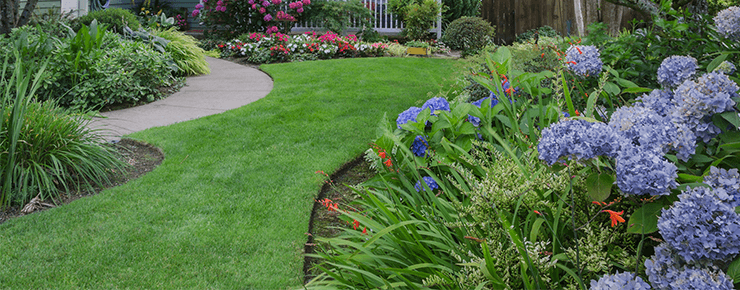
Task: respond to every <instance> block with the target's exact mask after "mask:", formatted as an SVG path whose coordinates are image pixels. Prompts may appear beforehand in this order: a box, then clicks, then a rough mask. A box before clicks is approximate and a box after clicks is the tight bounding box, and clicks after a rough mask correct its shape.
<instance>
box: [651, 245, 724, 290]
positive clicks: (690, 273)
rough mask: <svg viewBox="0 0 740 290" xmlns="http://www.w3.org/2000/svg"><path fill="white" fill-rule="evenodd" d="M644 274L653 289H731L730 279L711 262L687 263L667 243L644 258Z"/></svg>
mask: <svg viewBox="0 0 740 290" xmlns="http://www.w3.org/2000/svg"><path fill="white" fill-rule="evenodd" d="M645 274H647V276H648V281H650V284H651V285H652V286H653V288H655V289H659V290H674V289H696V290H699V289H727V290H730V289H733V284H732V279H730V278H729V277H727V275H725V273H724V272H722V271H721V270H720V269H719V268H717V267H716V266H713V265H711V264H696V265H691V264H687V263H686V261H684V260H683V259H682V258H681V257H680V256H679V255H677V254H676V252H675V251H674V250H673V249H671V247H670V246H669V245H668V244H667V243H662V244H660V245H658V246H657V247H655V255H653V256H652V257H651V258H650V259H647V260H645Z"/></svg>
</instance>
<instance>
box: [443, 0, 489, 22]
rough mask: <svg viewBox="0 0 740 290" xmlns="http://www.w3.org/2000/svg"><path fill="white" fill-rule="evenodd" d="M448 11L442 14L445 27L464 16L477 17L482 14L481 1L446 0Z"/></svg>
mask: <svg viewBox="0 0 740 290" xmlns="http://www.w3.org/2000/svg"><path fill="white" fill-rule="evenodd" d="M443 2H444V5H445V6H447V10H445V12H444V13H443V14H442V16H443V18H444V19H443V27H442V28H446V27H447V25H448V24H450V23H451V22H452V21H455V20H456V19H458V18H460V17H463V16H477V15H478V14H479V12H480V4H481V0H444V1H443Z"/></svg>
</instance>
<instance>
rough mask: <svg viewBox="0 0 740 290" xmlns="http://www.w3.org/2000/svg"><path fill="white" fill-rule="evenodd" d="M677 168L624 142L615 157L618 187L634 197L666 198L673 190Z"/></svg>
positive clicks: (661, 158)
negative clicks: (656, 196) (653, 196)
mask: <svg viewBox="0 0 740 290" xmlns="http://www.w3.org/2000/svg"><path fill="white" fill-rule="evenodd" d="M677 170H678V168H676V165H675V164H673V163H671V162H669V161H667V160H666V159H665V158H664V157H663V156H662V154H660V153H658V152H655V151H653V150H644V149H641V147H637V146H634V145H632V144H629V143H627V142H624V143H623V144H622V146H621V147H620V150H619V155H618V156H617V168H616V171H617V186H618V187H619V189H620V190H622V192H624V193H626V194H634V195H643V194H649V195H667V194H670V193H671V189H673V188H676V187H677V186H678V183H677V182H676V178H677V177H678V173H677Z"/></svg>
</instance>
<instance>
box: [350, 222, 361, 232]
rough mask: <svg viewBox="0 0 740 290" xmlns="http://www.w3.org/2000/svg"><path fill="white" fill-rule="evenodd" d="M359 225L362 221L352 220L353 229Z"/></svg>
mask: <svg viewBox="0 0 740 290" xmlns="http://www.w3.org/2000/svg"><path fill="white" fill-rule="evenodd" d="M359 226H360V222H358V221H357V220H354V222H352V229H353V230H356V229H357V227H359Z"/></svg>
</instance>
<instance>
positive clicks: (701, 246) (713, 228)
mask: <svg viewBox="0 0 740 290" xmlns="http://www.w3.org/2000/svg"><path fill="white" fill-rule="evenodd" d="M678 197H679V201H678V202H675V203H673V206H671V208H669V209H664V210H663V212H662V214H661V216H660V217H659V218H658V230H659V231H660V234H661V235H662V236H663V239H665V241H666V242H667V243H668V244H670V245H671V248H672V249H674V250H675V251H676V253H677V254H678V255H679V256H681V258H683V259H684V260H685V261H686V262H687V263H696V262H700V261H702V260H710V261H718V260H727V259H729V258H732V257H733V256H735V255H736V254H738V253H740V216H738V215H737V214H736V213H735V208H734V207H732V206H730V205H729V204H728V203H726V202H724V201H722V200H720V199H719V198H717V197H716V196H715V194H714V193H713V192H712V189H709V188H706V187H695V188H693V189H689V188H688V187H687V189H686V190H684V191H682V192H681V194H680V195H679V196H678Z"/></svg>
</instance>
